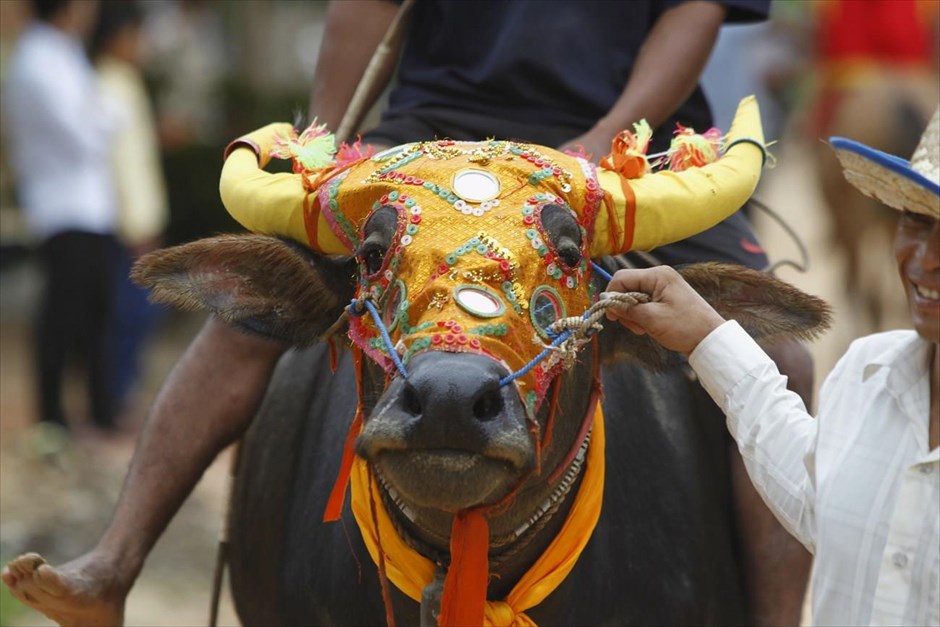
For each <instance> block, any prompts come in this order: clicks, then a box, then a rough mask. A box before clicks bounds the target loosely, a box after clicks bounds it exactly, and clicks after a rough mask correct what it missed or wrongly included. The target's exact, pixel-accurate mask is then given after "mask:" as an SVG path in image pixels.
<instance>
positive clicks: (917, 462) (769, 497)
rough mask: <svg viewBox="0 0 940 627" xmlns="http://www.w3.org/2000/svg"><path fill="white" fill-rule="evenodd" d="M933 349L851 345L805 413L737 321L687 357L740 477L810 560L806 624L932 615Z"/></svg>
mask: <svg viewBox="0 0 940 627" xmlns="http://www.w3.org/2000/svg"><path fill="white" fill-rule="evenodd" d="M932 349H933V345H932V344H930V343H928V342H927V341H925V340H923V339H922V338H920V337H919V336H918V335H917V334H916V333H915V332H914V331H891V332H888V333H880V334H876V335H871V336H868V337H865V338H862V339H859V340H856V341H855V342H853V344H852V345H851V346H850V347H849V350H848V351H847V352H846V354H845V355H844V356H843V357H842V359H841V360H840V361H839V363H838V364H836V367H835V368H834V369H833V371H832V373H831V374H830V375H829V377H828V378H827V379H826V381H825V383H824V384H823V387H822V389H821V391H820V407H819V416H818V419H816V420H814V419H813V418H812V417H811V416H810V415H809V414H808V413H807V412H806V410H805V408H804V406H803V403H802V401H801V400H800V398H799V397H798V396H797V395H796V394H794V393H792V392H790V391H788V390H787V389H786V377H784V376H782V375H780V374H779V373H778V371H777V368H776V366H775V365H774V363H773V361H771V360H770V358H768V357H767V355H766V354H764V352H763V351H762V350H761V349H760V347H758V346H757V344H756V343H755V342H754V341H753V340H752V339H751V338H750V336H749V335H747V333H746V332H745V331H744V330H743V329H742V328H741V327H740V326H739V325H738V324H737V323H736V322H727V323H725V324H723V325H722V326H720V327H719V328H718V329H716V330H715V331H713V332H712V333H711V334H710V335H709V336H708V337H706V338H705V340H703V341H702V342H701V344H699V346H698V347H697V348H696V349H695V351H694V352H693V353H692V355H691V356H690V357H689V362H690V364H691V365H692V367H693V368H694V369H695V371H696V372H697V373H698V375H699V378H700V380H701V382H702V385H704V386H705V389H706V390H708V393H709V394H710V395H711V396H712V398H713V399H714V400H715V402H716V403H718V405H719V406H720V407H721V408H722V410H723V411H724V412H725V414H726V415H727V417H728V429H729V430H730V431H731V434H732V435H733V436H734V438H735V440H736V441H737V442H738V447H739V448H740V450H741V454H742V456H743V458H744V462H745V465H746V466H747V470H748V474H749V475H750V477H751V481H752V482H753V483H754V485H755V486H756V487H757V489H758V491H759V492H760V493H761V494H762V496H763V497H764V500H765V501H766V502H767V503H768V504H769V505H770V507H771V509H773V510H774V513H775V514H776V516H777V518H778V519H780V521H781V522H782V523H783V525H784V526H785V527H786V528H787V530H788V531H790V533H792V534H793V535H794V536H796V537H797V538H798V539H799V540H800V541H801V542H802V543H803V544H804V545H805V546H806V547H807V548H808V549H809V550H810V551H811V552H812V553H813V554H814V555H815V561H814V565H813V584H812V585H813V598H812V602H813V622H814V623H816V624H819V625H869V624H871V625H938V624H940V449H938V448H934V449H933V450H929V445H928V429H929V425H928V419H929V415H930V414H929V405H930V383H929V372H930V368H929V363H930V357H931V353H932ZM781 576H786V574H785V573H781Z"/></svg>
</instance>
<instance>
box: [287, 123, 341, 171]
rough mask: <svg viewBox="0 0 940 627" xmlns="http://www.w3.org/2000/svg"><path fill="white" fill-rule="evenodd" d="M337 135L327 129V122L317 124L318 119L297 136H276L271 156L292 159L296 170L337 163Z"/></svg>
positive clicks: (325, 166) (324, 166) (310, 169)
mask: <svg viewBox="0 0 940 627" xmlns="http://www.w3.org/2000/svg"><path fill="white" fill-rule="evenodd" d="M335 154H336V137H335V136H334V135H333V133H331V132H329V131H328V130H326V124H320V125H319V126H317V121H316V119H314V120H313V123H311V124H310V126H308V127H307V128H306V129H305V130H304V131H303V132H302V133H301V134H300V135H298V136H297V137H283V136H279V137H277V138H275V142H274V147H273V148H272V149H271V156H272V157H275V158H277V159H291V160H293V162H294V172H296V173H301V172H311V171H314V170H320V169H322V168H327V167H332V166H333V165H334V164H335V160H334V157H333V155H335Z"/></svg>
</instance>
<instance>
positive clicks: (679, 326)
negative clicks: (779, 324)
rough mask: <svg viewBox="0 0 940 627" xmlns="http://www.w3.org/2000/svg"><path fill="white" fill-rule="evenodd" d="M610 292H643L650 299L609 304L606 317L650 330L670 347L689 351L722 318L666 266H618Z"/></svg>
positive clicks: (639, 329)
mask: <svg viewBox="0 0 940 627" xmlns="http://www.w3.org/2000/svg"><path fill="white" fill-rule="evenodd" d="M607 291H609V292H643V293H645V294H649V296H650V302H648V303H644V304H640V305H634V306H632V307H629V308H622V307H609V308H608V309H607V318H608V319H610V320H617V321H619V322H620V323H621V324H623V325H624V326H626V327H627V328H629V329H630V330H631V331H633V332H634V333H637V334H639V335H643V334H649V336H650V337H651V338H653V339H654V340H656V341H657V342H659V343H660V344H662V345H663V346H664V347H666V348H668V349H669V350H673V351H676V352H679V353H683V354H685V355H688V354H689V353H691V352H692V351H693V350H694V349H695V347H696V346H698V344H699V342H701V341H702V340H703V339H705V336H706V335H708V334H709V333H711V332H712V331H714V330H715V329H716V328H718V327H719V326H721V324H722V323H724V322H725V320H724V318H722V317H721V316H720V315H719V314H718V312H716V311H715V310H714V309H712V308H711V305H709V304H708V303H707V302H705V300H704V299H703V298H702V297H701V296H699V294H698V292H696V291H695V290H694V289H692V288H691V287H690V286H689V284H688V283H686V282H685V280H684V279H683V278H682V277H681V276H680V275H679V273H678V272H676V271H675V270H673V269H672V268H670V267H669V266H657V267H655V268H650V269H648V270H620V271H618V272H617V273H616V274H614V276H613V279H611V281H610V284H609V285H608V286H607Z"/></svg>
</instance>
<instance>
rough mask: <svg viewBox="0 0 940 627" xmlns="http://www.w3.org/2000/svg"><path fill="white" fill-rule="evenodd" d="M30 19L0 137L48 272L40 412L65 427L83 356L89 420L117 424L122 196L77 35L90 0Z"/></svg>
mask: <svg viewBox="0 0 940 627" xmlns="http://www.w3.org/2000/svg"><path fill="white" fill-rule="evenodd" d="M31 6H32V9H33V13H34V20H33V22H32V23H31V24H30V25H29V27H28V28H27V29H26V30H25V32H24V33H23V34H22V36H21V37H20V39H19V40H18V42H17V44H16V47H15V49H14V51H13V53H12V56H11V58H10V60H9V67H8V70H7V77H6V82H5V85H4V90H3V120H4V127H5V128H4V131H5V132H4V139H5V140H6V142H7V149H8V152H7V154H8V156H9V158H10V163H11V166H12V170H13V174H14V177H15V184H16V190H17V192H18V199H19V202H20V205H21V207H22V208H23V210H24V212H25V218H26V223H27V225H28V227H29V229H30V231H31V234H32V236H33V237H34V238H35V239H36V240H37V241H38V243H39V255H40V260H41V266H42V270H43V272H44V275H45V276H44V278H45V288H44V293H43V295H42V298H41V303H40V310H39V313H38V316H37V324H36V328H35V333H36V365H37V369H38V373H37V374H38V376H37V382H38V400H39V409H40V418H41V420H42V421H44V422H45V423H48V424H52V425H57V426H60V427H63V428H66V427H68V426H69V425H70V423H69V419H67V417H66V411H65V408H64V407H63V399H62V392H63V375H64V373H65V369H66V366H67V364H68V363H69V361H70V358H73V357H80V358H81V359H82V360H83V361H84V364H85V368H86V376H87V392H88V400H89V405H90V412H89V413H90V418H91V421H92V423H93V424H94V425H95V426H96V427H98V428H100V429H105V430H111V429H113V428H114V426H115V407H114V395H113V391H112V371H111V353H110V350H109V347H108V331H109V329H110V328H111V320H112V318H113V310H114V285H115V282H114V280H113V277H114V271H115V265H116V263H117V242H116V239H115V235H114V233H115V228H116V224H117V198H116V194H115V188H114V179H113V177H112V173H111V169H110V160H109V152H110V148H111V141H112V137H113V134H114V131H115V128H116V125H115V121H114V117H113V115H112V113H111V112H110V111H109V109H108V107H107V105H106V103H105V102H104V100H103V99H102V98H101V97H100V93H99V91H98V85H97V82H96V79H95V73H94V69H93V68H92V65H91V63H90V61H89V59H88V57H87V55H86V53H85V49H84V43H85V41H86V39H87V37H88V36H89V35H90V33H91V29H92V28H93V26H94V23H95V17H96V13H97V9H98V6H97V3H96V2H87V1H78V0H72V1H70V0H33V1H32V3H31Z"/></svg>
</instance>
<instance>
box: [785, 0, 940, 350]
mask: <svg viewBox="0 0 940 627" xmlns="http://www.w3.org/2000/svg"><path fill="white" fill-rule="evenodd" d="M807 9H808V11H807V12H808V13H809V15H808V18H809V24H810V27H811V28H812V48H813V49H814V56H813V60H812V63H813V64H814V67H813V68H812V70H813V72H814V75H815V82H816V85H815V89H814V93H813V95H812V96H811V101H810V103H809V109H808V113H807V119H806V120H805V122H804V123H805V126H806V128H805V132H806V133H807V135H808V139H809V144H810V146H811V149H812V150H813V155H814V157H815V160H816V169H817V171H818V172H819V182H820V185H821V189H822V192H823V197H824V199H825V202H826V204H827V206H828V208H829V215H830V218H831V220H832V229H831V239H832V242H833V243H834V244H835V246H836V247H837V248H838V249H839V250H840V251H841V253H842V254H843V255H844V256H845V262H846V268H845V272H846V279H847V281H846V282H847V287H848V293H849V295H850V296H851V297H852V299H853V304H854V306H855V309H856V311H857V313H858V314H859V316H858V317H859V324H860V328H859V329H858V332H860V333H869V332H872V331H877V330H883V329H885V328H890V327H891V326H896V325H898V324H904V323H905V321H906V320H907V317H908V314H907V311H906V310H905V309H904V307H903V306H902V303H903V302H904V299H903V295H902V294H901V291H900V287H899V285H898V284H897V281H896V280H895V279H894V277H893V276H892V273H891V272H890V271H888V269H887V268H886V267H885V265H884V264H883V263H881V261H880V260H879V259H877V256H874V255H869V254H868V251H869V250H881V249H883V248H884V247H886V246H888V245H889V243H890V241H891V238H892V236H893V233H894V228H895V225H896V223H897V213H896V212H893V211H889V210H887V209H885V207H884V206H883V205H881V204H880V203H878V202H877V201H875V200H873V199H871V198H867V197H865V196H863V195H862V194H859V193H858V191H857V190H855V189H854V188H853V187H852V186H851V185H849V183H848V182H847V181H846V180H845V177H843V176H842V168H841V167H840V165H839V162H838V160H837V159H836V158H835V156H834V155H833V154H832V151H831V150H830V149H829V147H828V146H827V145H825V143H824V142H820V141H819V139H820V138H824V137H829V136H830V135H841V136H845V137H852V138H854V139H856V140H858V141H860V142H862V143H864V144H866V145H868V146H871V147H873V148H876V149H878V150H882V151H884V152H889V153H892V154H902V155H906V154H911V152H912V151H913V150H914V147H915V146H916V145H917V141H918V138H919V137H920V132H921V129H923V128H924V126H925V125H926V124H927V120H928V118H929V117H930V114H931V113H932V112H933V108H934V106H936V102H937V94H938V93H940V37H938V35H940V2H936V1H935V0H934V1H923V0H868V1H866V2H857V1H854V0H828V1H826V2H817V3H814V4H812V5H809V6H808V7H807Z"/></svg>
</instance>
